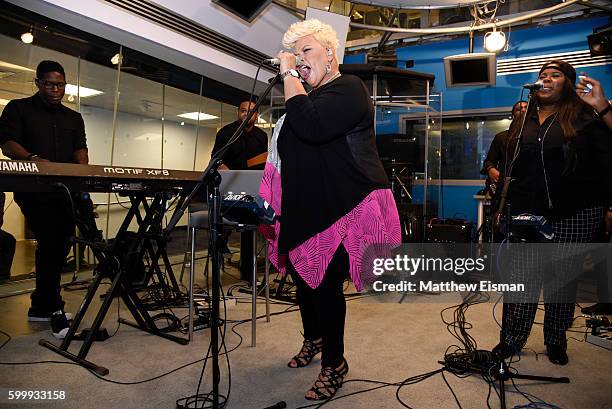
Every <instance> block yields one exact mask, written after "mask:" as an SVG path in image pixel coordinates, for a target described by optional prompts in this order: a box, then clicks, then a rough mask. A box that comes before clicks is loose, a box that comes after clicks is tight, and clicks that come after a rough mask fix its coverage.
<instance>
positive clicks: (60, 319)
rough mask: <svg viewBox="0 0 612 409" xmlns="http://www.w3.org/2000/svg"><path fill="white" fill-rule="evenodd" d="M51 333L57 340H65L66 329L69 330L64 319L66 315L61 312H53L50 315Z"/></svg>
mask: <svg viewBox="0 0 612 409" xmlns="http://www.w3.org/2000/svg"><path fill="white" fill-rule="evenodd" d="M50 322H51V332H53V336H54V337H55V338H57V339H64V338H66V334H67V333H68V328H70V324H69V323H68V319H66V314H65V313H64V311H62V310H58V311H55V312H54V313H53V314H52V315H51V319H50Z"/></svg>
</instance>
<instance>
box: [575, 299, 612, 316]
mask: <svg viewBox="0 0 612 409" xmlns="http://www.w3.org/2000/svg"><path fill="white" fill-rule="evenodd" d="M580 312H582V313H583V314H587V315H612V304H609V303H603V302H600V303H597V304H593V305H591V306H590V307H584V308H582V309H581V310H580Z"/></svg>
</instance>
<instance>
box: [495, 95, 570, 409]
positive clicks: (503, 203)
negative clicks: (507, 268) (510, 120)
mask: <svg viewBox="0 0 612 409" xmlns="http://www.w3.org/2000/svg"><path fill="white" fill-rule="evenodd" d="M534 92H535V90H533V89H532V90H531V91H530V92H529V97H528V98H527V108H526V109H525V114H524V115H523V120H522V122H521V129H520V131H519V134H518V138H517V141H516V146H515V151H514V155H513V159H512V161H511V163H510V166H509V169H508V172H507V173H506V175H505V177H504V184H503V188H502V193H501V199H500V203H499V208H498V211H497V213H496V216H495V222H496V223H497V224H498V225H499V224H500V222H501V217H502V215H504V214H505V218H506V224H505V233H506V238H507V239H508V240H510V238H511V232H512V226H511V224H512V213H511V211H510V207H511V206H510V202H509V200H508V191H509V189H510V184H511V182H512V170H513V168H514V163H515V161H516V159H517V158H518V153H519V152H520V145H521V141H522V139H523V130H524V127H525V121H526V119H527V115H528V113H529V107H530V105H531V101H532V98H533V94H534ZM500 245H501V244H500ZM507 315H508V312H507V306H506V302H505V300H504V301H503V303H502V325H501V328H500V331H499V345H500V351H499V354H497V355H498V356H495V355H496V354H494V357H495V358H498V359H497V361H496V363H495V367H496V368H497V370H496V371H495V373H494V375H493V376H494V377H495V378H497V380H498V381H499V400H500V405H501V409H506V387H505V383H506V381H507V380H508V379H528V380H533V381H543V382H552V383H569V382H570V380H569V378H567V377H560V378H556V377H550V376H539V375H524V374H520V373H518V372H516V373H512V372H510V370H509V367H508V365H507V364H506V360H505V359H504V356H505V353H506V342H505V332H506V318H507Z"/></svg>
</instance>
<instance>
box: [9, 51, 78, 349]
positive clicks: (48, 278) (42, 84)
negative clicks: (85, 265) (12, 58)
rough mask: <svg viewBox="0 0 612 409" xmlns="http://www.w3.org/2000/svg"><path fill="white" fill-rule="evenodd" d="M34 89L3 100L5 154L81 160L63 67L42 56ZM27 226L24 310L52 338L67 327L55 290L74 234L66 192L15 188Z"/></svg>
mask: <svg viewBox="0 0 612 409" xmlns="http://www.w3.org/2000/svg"><path fill="white" fill-rule="evenodd" d="M34 82H35V83H36V86H37V87H38V92H37V93H36V94H35V95H33V96H31V97H29V98H23V99H17V100H13V101H11V102H9V103H8V104H7V105H6V107H5V108H4V111H3V112H2V117H0V146H2V152H3V153H4V154H5V155H6V156H8V157H9V158H11V159H16V160H31V161H37V162H48V161H52V162H64V163H81V164H87V162H88V155H87V142H86V139H85V127H84V124H83V118H82V117H81V114H79V113H78V112H75V111H73V110H71V109H69V108H67V107H66V106H64V105H62V98H63V97H64V91H65V87H66V74H65V73H64V68H63V67H62V66H61V65H60V64H59V63H57V62H55V61H42V62H41V63H40V64H38V67H37V68H36V78H35V79H34ZM15 202H17V204H18V205H19V207H20V208H21V211H22V213H23V215H24V216H25V218H26V221H27V222H28V226H29V227H30V228H31V229H32V231H33V232H34V236H35V237H36V243H37V246H36V289H35V290H34V292H33V293H32V295H31V297H30V298H31V301H32V304H31V305H32V306H31V307H30V309H29V311H28V319H29V320H30V321H50V322H51V330H52V332H53V335H54V336H55V337H56V338H60V339H61V338H64V337H65V335H66V333H67V332H68V320H67V317H66V314H65V313H64V301H63V300H62V296H61V295H60V290H61V287H60V278H61V277H60V275H61V271H62V266H63V265H64V261H65V259H66V256H67V255H68V252H69V251H70V242H69V239H70V237H71V236H73V235H74V218H73V215H72V207H71V205H70V201H69V198H68V196H67V194H66V193H63V192H62V193H44V194H41V193H24V192H16V193H15Z"/></svg>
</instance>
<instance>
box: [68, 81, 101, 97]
mask: <svg viewBox="0 0 612 409" xmlns="http://www.w3.org/2000/svg"><path fill="white" fill-rule="evenodd" d="M66 94H68V95H78V96H79V97H81V98H88V97H95V96H96V95H100V94H104V92H102V91H98V90H97V89H93V88H86V87H77V86H76V85H72V84H66Z"/></svg>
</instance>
